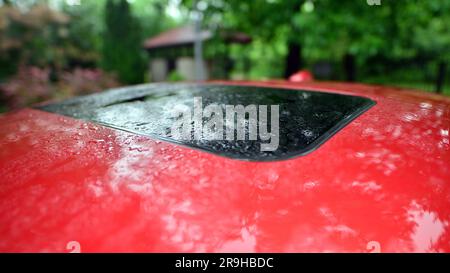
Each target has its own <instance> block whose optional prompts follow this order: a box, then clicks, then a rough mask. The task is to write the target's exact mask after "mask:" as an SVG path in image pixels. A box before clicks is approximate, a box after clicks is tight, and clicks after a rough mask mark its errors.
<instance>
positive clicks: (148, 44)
mask: <svg viewBox="0 0 450 273" xmlns="http://www.w3.org/2000/svg"><path fill="white" fill-rule="evenodd" d="M211 37H212V34H211V32H210V31H209V30H204V31H202V32H201V39H202V41H204V40H208V39H210V38H211ZM195 38H196V37H195V28H194V26H193V25H187V26H183V27H178V28H174V29H171V30H168V31H165V32H162V33H160V34H158V35H156V36H154V37H152V38H149V39H147V40H146V41H145V42H144V47H145V48H146V49H156V48H161V47H170V46H176V45H183V44H193V43H194V42H195Z"/></svg>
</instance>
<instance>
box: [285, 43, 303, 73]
mask: <svg viewBox="0 0 450 273" xmlns="http://www.w3.org/2000/svg"><path fill="white" fill-rule="evenodd" d="M301 67H302V47H301V45H300V44H299V43H297V42H289V43H288V54H287V56H286V66H285V70H284V77H285V78H286V79H287V78H289V77H290V76H291V75H292V74H294V73H295V72H297V71H298V70H300V68H301Z"/></svg>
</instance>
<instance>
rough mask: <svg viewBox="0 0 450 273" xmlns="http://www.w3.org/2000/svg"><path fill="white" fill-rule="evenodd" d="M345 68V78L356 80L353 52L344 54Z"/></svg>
mask: <svg viewBox="0 0 450 273" xmlns="http://www.w3.org/2000/svg"><path fill="white" fill-rule="evenodd" d="M344 70H345V80H346V81H348V82H354V81H355V80H356V68H355V56H354V55H352V54H345V56H344Z"/></svg>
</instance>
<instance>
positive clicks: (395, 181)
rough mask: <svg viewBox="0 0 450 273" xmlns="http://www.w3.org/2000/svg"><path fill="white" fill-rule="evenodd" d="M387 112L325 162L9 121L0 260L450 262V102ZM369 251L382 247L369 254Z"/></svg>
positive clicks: (383, 100) (0, 202) (0, 140)
mask: <svg viewBox="0 0 450 273" xmlns="http://www.w3.org/2000/svg"><path fill="white" fill-rule="evenodd" d="M245 84H248V85H252V86H255V85H259V86H272V87H283V88H292V89H307V90H312V91H314V90H319V91H324V92H332V93H340V94H349V95H358V96H364V97H367V98H370V99H371V100H373V101H375V102H376V105H375V106H374V107H372V108H370V109H369V110H367V111H366V112H365V113H363V114H362V115H360V116H359V117H357V118H356V119H354V120H353V121H352V122H350V123H349V124H348V125H347V126H345V127H344V128H342V129H341V130H340V131H339V132H338V133H336V134H335V135H334V136H332V137H331V138H330V139H329V140H327V141H326V142H325V143H323V145H321V146H320V147H319V148H318V149H317V150H315V151H314V152H312V153H309V154H307V155H305V156H301V157H296V158H292V159H288V160H282V161H273V162H247V161H242V160H235V159H230V158H226V157H222V156H218V155H214V154H211V153H207V152H203V151H200V150H195V149H192V148H189V147H185V146H181V145H178V144H174V143H170V142H165V141H161V140H159V139H155V138H151V137H147V136H141V135H137V134H134V133H130V132H125V131H122V130H117V129H113V128H109V127H105V126H101V125H99V124H96V123H93V122H87V121H83V120H78V119H74V118H70V117H66V116H62V115H59V114H54V113H48V112H44V111H41V110H37V109H24V110H21V111H17V112H13V113H9V114H6V115H3V116H1V117H0V122H1V123H0V146H1V147H2V148H1V150H0V177H1V179H0V183H1V184H0V238H2V240H1V241H0V251H19V252H22V251H42V252H65V251H67V250H66V246H67V244H68V243H69V242H71V241H76V242H79V244H80V246H81V251H82V252H97V251H101V252H110V251H111V252H113V251H143V252H328V251H336V252H365V251H368V249H367V247H368V244H369V243H370V242H376V243H378V244H379V246H380V247H381V251H382V252H414V251H419V252H435V251H439V252H449V251H450V226H449V222H450V206H449V205H450V170H449V169H450V168H449V162H450V146H449V124H450V116H449V115H450V112H449V109H450V108H449V106H450V102H449V100H448V99H444V98H441V97H438V96H433V95H426V94H420V93H417V92H409V91H398V90H391V89H389V88H381V87H372V86H363V85H346V84H326V83H323V84H320V83H309V84H308V83H305V84H288V83H275V82H272V83H271V82H267V83H240V85H245ZM369 245H370V244H369Z"/></svg>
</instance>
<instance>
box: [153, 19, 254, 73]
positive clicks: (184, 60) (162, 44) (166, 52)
mask: <svg viewBox="0 0 450 273" xmlns="http://www.w3.org/2000/svg"><path fill="white" fill-rule="evenodd" d="M213 37H219V39H220V40H219V41H220V42H221V43H226V44H230V43H239V44H247V43H249V42H251V38H250V37H249V36H247V35H246V34H243V33H237V32H236V33H225V32H224V33H220V35H217V36H214V35H213V33H212V32H211V31H209V30H203V31H202V32H201V33H200V38H201V40H202V41H203V42H204V43H205V45H206V46H207V44H208V41H210V40H212V39H213ZM195 39H196V33H195V28H194V26H192V25H187V26H183V27H179V28H175V29H171V30H169V31H166V32H163V33H160V34H158V35H156V36H154V37H151V38H149V39H147V40H146V41H145V43H144V48H145V49H146V51H147V52H148V54H149V56H150V63H149V76H150V80H151V81H154V82H159V81H166V80H170V78H173V77H180V78H181V79H182V80H187V81H192V80H195V78H196V77H195V76H196V75H195V60H194V42H195ZM204 48H205V46H204ZM203 55H204V61H203V71H204V74H205V78H206V79H208V78H210V76H211V75H212V69H213V68H214V66H215V64H216V65H217V64H218V63H219V62H220V61H218V60H215V59H211V58H207V56H205V54H203ZM219 56H220V54H217V56H216V58H222V57H219ZM226 57H227V56H225V58H226ZM174 75H175V76H174Z"/></svg>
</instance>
